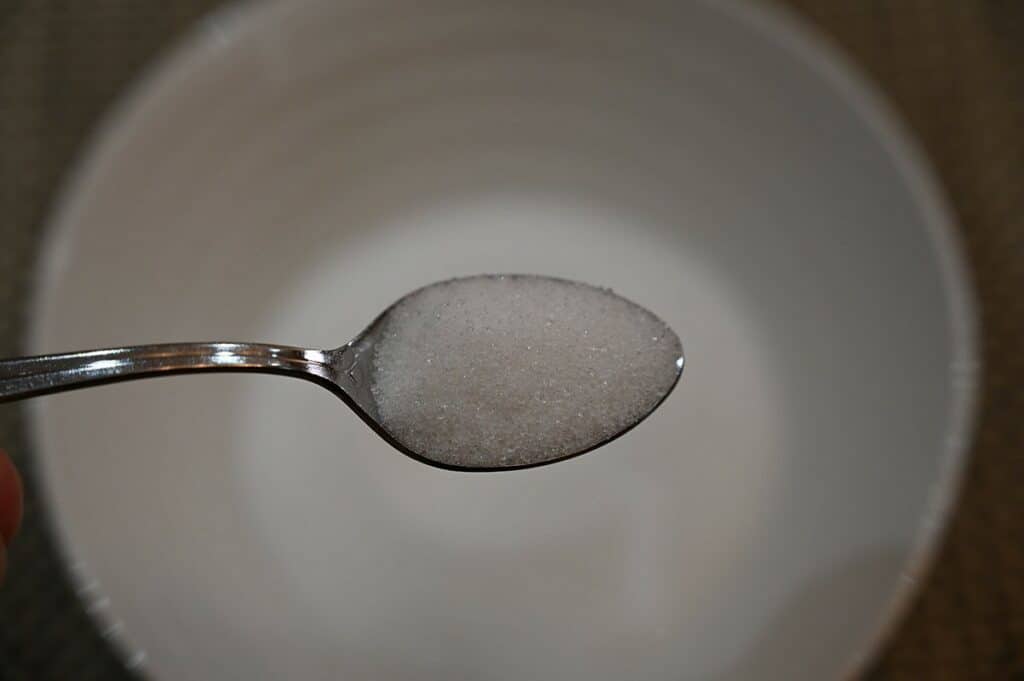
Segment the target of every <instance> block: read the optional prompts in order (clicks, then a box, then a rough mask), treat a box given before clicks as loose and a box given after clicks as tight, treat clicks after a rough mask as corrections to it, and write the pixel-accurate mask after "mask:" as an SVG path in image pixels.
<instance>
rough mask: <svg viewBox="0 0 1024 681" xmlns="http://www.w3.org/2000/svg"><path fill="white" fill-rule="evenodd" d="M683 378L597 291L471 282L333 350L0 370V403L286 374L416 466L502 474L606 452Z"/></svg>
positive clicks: (64, 359) (494, 278) (26, 363)
mask: <svg viewBox="0 0 1024 681" xmlns="http://www.w3.org/2000/svg"><path fill="white" fill-rule="evenodd" d="M682 369H683V351H682V345H681V344H680V341H679V338H678V337H677V336H676V334H675V333H673V332H672V330H671V329H670V328H668V326H667V325H665V323H664V322H662V321H661V320H660V319H658V318H657V317H655V316H654V315H653V314H651V313H650V312H648V311H647V310H645V309H644V308H642V307H640V306H639V305H636V304H634V303H632V302H630V301H628V300H626V299H624V298H621V297H619V296H617V295H615V294H614V293H612V292H611V291H610V290H607V289H600V288H596V287H593V286H588V285H586V284H580V283H576V282H571V281H566V280H563V279H554V278H550V277H541V276H531V275H481V276H475V277H467V278H463V279H452V280H449V281H443V282H439V283H436V284H432V285H430V286H426V287H424V288H421V289H418V290H416V291H413V292H412V293H410V294H408V295H406V296H405V297H404V298H401V299H400V300H399V301H398V302H396V303H395V304H393V305H392V306H391V307H389V308H388V309H386V310H385V311H384V312H383V313H381V314H380V316H378V317H377V319H375V320H374V321H373V323H372V324H370V326H369V327H367V328H366V330H364V331H363V332H362V333H361V334H359V335H358V336H357V337H356V338H355V340H353V341H351V342H350V343H348V344H347V345H344V346H342V347H340V348H337V349H334V350H311V349H304V348H295V347H285V346H275V345H264V344H257V343H185V344H164V345H144V346H136V347H128V348H113V349H108V350H92V351H86V352H76V353H67V354H58V355H43V356H38V357H27V358H17V359H8V360H0V402H5V401H11V400H17V399H22V398H26V397H32V396H35V395H42V394H47V393H53V392H59V391H64V390H73V389H76V388H83V387H87V386H92V385H99V384H103V383H110V382H114V381H121V380H128V379H134V378H145V377H150V376H158V375H165V374H181V373H196V372H206V371H222V372H223V371H256V372H263V373H272V374H280V375H288V376H293V377H297V378H303V379H306V380H309V381H312V382H314V383H317V384H318V385H321V386H323V387H325V388H327V389H329V390H331V391H332V392H333V393H334V394H336V395H337V396H339V397H341V398H342V399H343V400H344V401H345V402H346V403H347V404H348V405H349V406H350V407H352V409H353V410H354V411H355V412H356V413H357V414H358V415H359V416H360V417H362V419H363V420H364V421H366V423H368V424H369V425H370V426H371V427H372V428H373V429H374V430H375V431H376V432H377V433H378V434H380V435H381V436H382V437H383V438H384V439H385V440H387V441H388V442H389V443H391V444H392V445H394V446H395V447H396V448H398V449H399V450H400V451H402V452H403V453H405V454H408V455H409V456H412V457H414V458H416V459H418V460H420V461H423V462H424V463H428V464H431V465H434V466H438V467H441V468H450V469H458V470H508V469H515V468H525V467H530V466H537V465H540V464H545V463H551V462H554V461H559V460H562V459H566V458H568V457H571V456H575V455H577V454H582V453H584V452H587V451H590V450H592V449H594V448H595V447H599V446H601V445H602V444H605V443H607V442H609V441H610V440H613V439H614V438H616V437H618V436H619V435H621V434H622V433H624V432H626V431H627V430H629V429H630V428H632V427H633V426H635V425H636V424H638V423H639V422H640V421H642V420H643V419H644V418H645V417H646V416H647V415H648V414H650V413H651V412H652V411H653V410H654V409H655V408H656V407H657V406H658V405H659V404H661V402H662V401H663V400H664V399H665V398H666V397H667V396H668V394H669V393H670V392H671V391H672V388H673V387H674V386H675V384H676V382H677V381H678V379H679V375H680V373H681V372H682Z"/></svg>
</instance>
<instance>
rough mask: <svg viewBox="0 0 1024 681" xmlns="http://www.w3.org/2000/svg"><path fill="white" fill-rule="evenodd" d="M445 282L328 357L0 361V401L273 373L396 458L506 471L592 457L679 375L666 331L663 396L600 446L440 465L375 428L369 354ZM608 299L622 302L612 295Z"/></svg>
mask: <svg viewBox="0 0 1024 681" xmlns="http://www.w3.org/2000/svg"><path fill="white" fill-rule="evenodd" d="M499 278H500V279H502V280H504V279H506V276H505V275H503V276H500V277H490V276H485V277H479V278H468V279H483V280H491V281H494V280H497V279H499ZM507 278H508V279H510V280H514V279H521V278H532V279H534V280H538V281H539V280H544V281H546V282H553V283H557V284H560V285H565V286H574V287H585V288H587V289H590V290H591V291H596V290H598V289H594V288H593V287H589V286H586V285H581V284H577V283H575V282H569V281H565V280H557V279H551V278H548V277H531V276H529V275H507ZM451 281H460V280H450V281H449V282H438V283H436V284H431V285H430V286H426V287H424V288H422V289H417V290H416V291H413V292H412V293H410V294H408V295H406V296H404V297H403V298H401V299H399V300H398V301H396V302H395V303H394V304H392V305H391V306H390V307H388V308H387V309H386V310H384V312H382V313H381V314H380V315H379V316H378V317H377V318H376V319H375V320H374V321H373V322H372V323H371V324H370V325H369V326H368V327H367V328H366V329H365V330H364V331H363V332H362V333H360V334H359V335H358V336H356V338H355V339H354V340H352V341H350V342H349V343H347V344H345V345H343V346H341V347H339V348H336V349H333V350H316V349H308V348H299V347H290V346H282V345H267V344H263V343H230V342H206V343H168V344H157V345H138V346H132V347H122V348H109V349H103V350H87V351H83V352H70V353H61V354H50V355H40V356H35V357H21V358H13V359H4V360H0V402H11V401H15V400H20V399H25V398H29V397H35V396H39V395H46V394H50V393H56V392H64V391H68V390H76V389H78V388H86V387H91V386H97V385H103V384H107V383H114V382H118V381H126V380H132V379H138V378H150V377H154V376H167V375H173V374H188V373H200V372H240V371H249V372H259V373H266V374H277V375H281V376H292V377H294V378H301V379H304V380H306V381H311V382H313V383H316V384H317V385H319V386H321V387H323V388H326V389H328V390H330V391H331V392H332V393H334V394H335V395H336V396H338V397H340V398H341V399H342V400H343V401H344V402H345V403H346V404H347V405H348V406H349V407H351V408H352V410H353V411H355V413H356V414H358V415H359V417H360V418H362V419H363V421H365V422H366V423H367V424H368V425H369V426H370V427H371V428H372V429H373V430H374V431H375V432H376V433H377V434H378V435H380V436H381V437H382V438H384V440H386V441H387V442H388V443H390V444H391V445H392V446H394V447H395V448H396V449H398V450H399V451H401V452H402V453H404V454H406V455H408V456H411V457H413V458H414V459H417V460H419V461H421V462H423V463H427V464H430V465H432V466H436V467H439V468H445V469H452V470H510V469H518V468H529V467H533V466H537V465H542V464H548V463H553V462H554V461H560V460H564V459H567V458H570V457H573V456H577V455H579V454H583V453H585V452H588V451H591V450H593V449H595V448H597V447H600V446H602V445H604V444H606V443H608V442H610V441H611V440H613V439H615V438H617V437H619V436H620V435H622V434H623V433H625V432H626V431H628V430H630V429H631V428H633V427H634V426H636V425H637V424H638V423H640V421H642V420H643V419H644V418H646V417H647V416H648V414H650V413H651V412H652V411H654V409H656V408H657V407H658V406H659V405H660V404H661V402H662V401H663V400H664V399H665V398H666V397H667V396H668V394H669V393H670V392H671V391H672V389H673V388H674V387H675V384H676V382H677V381H678V379H679V376H680V374H681V373H682V369H683V354H682V350H681V345H679V341H678V338H677V337H676V336H675V334H674V333H672V332H671V330H669V329H668V328H667V327H665V329H666V330H667V333H668V334H670V335H671V338H672V341H673V342H674V344H675V347H677V348H678V349H679V351H678V358H673V361H672V363H671V368H669V369H668V370H669V371H672V372H674V373H673V375H672V376H670V377H668V378H669V379H670V380H669V381H667V382H665V383H664V384H665V385H667V388H666V389H664V393H663V394H658V395H656V396H655V397H656V398H657V399H656V400H655V401H654V402H653V403H652V405H651V406H650V408H649V409H647V410H646V411H645V412H644V413H641V414H639V415H636V416H635V417H634V418H631V419H630V420H629V421H628V422H626V423H625V424H624V425H623V426H622V427H621V428H619V429H618V430H617V431H616V432H614V433H611V434H610V435H608V436H606V437H603V438H602V439H600V440H599V441H595V442H590V443H587V444H586V445H585V446H582V447H580V448H578V449H576V450H574V451H568V452H566V451H557V450H552V452H551V453H550V454H547V453H543V452H542V453H541V454H540V455H537V456H533V457H531V458H530V459H529V460H528V461H523V460H521V459H520V460H516V461H511V462H509V461H505V460H503V459H502V458H495V459H493V460H482V461H481V460H477V461H470V462H467V461H464V460H453V459H451V458H446V457H445V456H444V455H443V454H439V453H437V452H430V451H416V449H415V447H414V446H411V445H410V444H409V443H408V442H406V441H403V439H402V438H401V437H400V436H397V435H396V434H395V433H394V432H392V431H391V430H389V429H387V428H386V427H385V426H384V425H383V424H382V422H381V415H380V411H379V407H378V402H377V400H376V399H375V397H374V394H373V391H372V386H373V380H374V372H375V366H374V361H375V348H376V347H377V346H378V345H379V343H380V341H381V339H382V335H381V334H382V333H383V330H384V329H385V328H386V327H387V324H388V322H389V321H390V319H391V316H392V315H393V314H394V311H395V310H396V309H397V308H398V307H399V306H400V305H401V304H402V303H403V301H406V300H408V299H410V298H412V297H413V296H416V295H418V294H422V293H423V292H426V291H430V290H431V289H433V288H435V287H441V286H444V285H446V284H449V283H450V282H451ZM461 281H466V280H461ZM602 292H603V293H604V294H606V295H609V296H614V294H612V293H611V292H610V291H606V290H602ZM614 297H615V298H617V299H618V300H620V301H622V299H620V298H618V296H614ZM626 302H628V301H626ZM629 305H631V306H633V307H635V308H636V309H637V310H640V311H642V312H643V313H645V314H647V315H650V313H649V312H647V311H646V310H643V308H640V306H638V305H635V304H634V303H629ZM651 317H653V315H651Z"/></svg>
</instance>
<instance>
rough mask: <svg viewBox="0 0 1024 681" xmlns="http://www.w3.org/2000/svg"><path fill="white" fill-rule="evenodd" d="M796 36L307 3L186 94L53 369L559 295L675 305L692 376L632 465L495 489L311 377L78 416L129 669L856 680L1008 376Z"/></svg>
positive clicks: (73, 436) (731, 20) (458, 5)
mask: <svg viewBox="0 0 1024 681" xmlns="http://www.w3.org/2000/svg"><path fill="white" fill-rule="evenodd" d="M780 21H781V20H779V19H777V18H771V17H767V16H765V15H763V14H762V13H761V11H759V10H753V9H743V10H736V9H729V8H728V7H727V6H724V5H712V4H711V3H708V4H704V3H644V2H640V3H631V4H629V5H628V7H627V6H625V5H621V4H614V3H608V4H598V3H585V4H584V3H575V2H555V3H551V2H544V3H540V2H537V3H534V2H529V1H528V2H522V3H516V5H515V6H514V7H512V6H510V5H508V4H507V3H498V2H474V3H464V2H455V1H449V0H440V1H439V2H434V3H430V6H429V8H428V7H426V6H423V5H422V4H421V3H414V2H411V0H410V1H408V2H406V1H404V0H398V1H397V2H391V3H372V4H366V5H363V4H361V3H358V2H347V3H327V2H324V3H306V4H299V5H292V4H285V5H268V6H265V7H261V8H260V9H256V10H248V11H247V12H246V13H244V14H242V15H240V16H238V17H234V16H232V17H231V18H223V17H222V18H220V19H214V20H213V21H211V22H210V23H209V24H208V25H207V26H205V27H204V28H203V30H202V31H201V32H200V33H199V34H198V35H197V36H196V37H194V38H193V39H192V40H190V41H189V42H188V43H187V44H186V45H185V46H184V47H183V48H182V49H180V50H179V51H178V52H177V53H176V56H175V57H174V58H173V59H171V60H170V61H168V62H166V63H165V64H164V66H163V67H162V68H161V69H159V70H158V71H157V72H156V73H155V75H153V76H152V77H150V79H149V80H148V81H146V83H145V85H144V86H143V87H142V88H141V90H140V91H139V92H138V93H137V94H136V96H135V97H133V98H132V99H131V100H130V101H129V102H128V103H127V104H126V105H125V106H124V107H122V109H121V111H120V112H119V114H118V115H117V116H116V117H115V118H114V122H113V123H112V124H111V125H110V126H108V127H107V129H106V132H105V133H104V135H103V136H102V138H101V140H100V143H99V144H98V145H97V146H96V147H95V148H94V150H93V152H92V153H91V155H90V156H89V158H88V159H87V161H86V162H85V164H84V165H83V167H82V168H81V170H80V172H79V173H78V175H77V177H76V181H75V182H74V183H73V184H72V186H71V187H70V189H69V191H68V194H67V198H66V200H65V202H64V204H63V208H62V210H61V211H60V212H59V214H58V216H57V218H56V220H55V225H54V229H53V231H52V233H51V237H50V241H49V246H48V250H47V260H46V268H45V270H44V276H43V278H42V284H41V288H40V295H39V296H38V299H37V305H36V310H35V312H36V327H35V333H34V338H35V341H34V343H35V347H33V350H34V351H38V352H45V351H58V350H67V349H77V348H85V347H99V346H106V345H122V344H131V343H146V342H158V341H174V340H210V339H222V340H255V341H270V342H277V343H286V344H295V345H308V346H318V347H334V346H337V345H340V344H342V343H344V342H346V341H347V340H348V339H349V338H350V337H351V336H352V335H354V334H355V333H357V332H358V331H359V330H360V329H361V328H362V327H363V326H364V325H365V324H366V323H367V322H368V321H369V320H370V319H372V318H373V317H374V316H375V315H376V313H377V312H379V311H380V310H382V309H383V308H384V307H386V306H387V305H388V304H390V303H391V302H393V301H394V300H395V299H396V298H398V297H399V296H400V295H402V294H403V293H405V292H407V291H409V290H411V289H413V288H416V287H418V286H421V285H423V284H426V283H429V282H431V281H435V280H439V279H444V278H448V277H452V276H459V275H468V274H475V273H481V272H528V273H542V274H548V275H553V276H560V277H567V278H571V279H578V280H582V281H587V282H591V283H594V284H599V285H605V286H611V287H612V288H614V289H615V290H616V291H618V292H619V293H621V294H622V295H624V296H626V297H628V298H630V299H632V300H635V301H637V302H639V303H640V304H642V305H644V306H645V307H648V308H649V309H651V310H652V311H654V312H655V313H656V314H658V315H659V316H661V317H662V318H664V319H665V320H666V321H667V322H668V323H669V324H670V325H671V326H672V327H673V328H674V329H675V330H676V331H677V332H678V333H679V335H680V336H681V338H682V339H683V343H684V346H685V348H686V353H687V368H686V372H685V374H684V376H683V380H682V383H681V384H680V385H679V387H678V388H677V389H676V391H675V393H674V394H673V395H672V396H671V397H670V398H669V400H667V401H666V403H665V404H663V405H662V407H661V408H660V409H659V410H658V411H657V412H656V413H655V414H654V415H653V416H652V417H651V418H649V419H648V420H647V421H646V422H645V423H643V424H642V425H641V426H640V427H639V428H637V429H636V430H635V431H633V432H632V433H630V434H629V435H628V436H626V437H624V438H622V439H620V440H618V441H616V442H614V443H613V444H611V445H609V446H608V447H606V448H603V449H601V450H599V451H597V452H594V453H591V454H588V455H587V456H584V457H581V458H579V459H575V460H572V461H568V462H565V463H562V464H559V465H556V466H552V467H549V468H541V469H537V470H528V471H521V472H513V473H507V474H495V475H467V474H460V473H452V472H445V471H440V470H435V469H431V468H428V467H426V466H423V465H421V464H418V463H416V462H414V461H411V460H409V459H407V458H406V457H404V456H401V455H400V454H398V453H397V452H395V451H393V450H391V449H390V448H389V447H388V446H387V445H386V444H384V443H383V442H382V441H380V440H379V439H378V438H377V437H376V436H375V435H374V434H373V433H372V432H371V431H370V430H369V429H368V428H366V426H364V425H363V424H362V423H361V422H360V421H359V419H358V418H356V417H355V416H354V415H352V414H351V413H349V412H348V411H347V409H346V408H345V407H344V405H343V404H342V403H341V402H340V401H338V400H336V399H335V398H334V397H332V396H331V395H330V394H328V393H327V392H325V391H322V390H319V389H317V388H316V387H314V386H311V385H308V384H304V383H301V382H290V381H287V380H283V379H280V378H273V377H247V376H238V375H222V376H193V377H178V378H168V379H164V380H159V381H145V382H139V383H134V384H121V385H116V386H110V387H104V388H98V389H95V390H90V391H85V392H80V393H73V394H67V395H61V396H54V397H49V398H44V399H41V400H39V401H38V402H37V403H36V409H35V411H34V417H35V420H34V423H35V427H36V433H37V437H38V441H39V445H40V450H41V455H42V458H43V465H44V472H45V480H46V485H47V489H48V491H49V493H50V499H51V501H52V503H53V505H54V507H55V510H56V514H57V518H58V523H59V526H60V530H61V534H62V536H63V538H64V540H65V542H66V545H67V546H68V547H69V550H70V552H71V554H72V555H73V556H74V557H75V558H76V559H77V560H80V561H81V565H82V566H84V568H83V569H84V572H85V573H86V574H88V575H90V579H92V580H94V583H90V584H89V585H88V586H91V587H92V588H93V590H94V591H99V592H101V593H103V594H104V595H105V596H106V597H107V598H108V600H102V601H98V602H97V605H96V608H97V609H98V611H99V613H100V615H99V616H100V618H101V619H102V620H103V621H105V622H108V623H113V625H112V626H113V628H114V630H115V631H123V632H124V633H125V641H124V645H125V648H126V650H127V651H128V652H129V654H130V659H131V660H132V661H133V662H135V663H139V664H143V665H145V666H146V667H147V668H148V669H149V672H150V674H151V675H152V677H153V678H155V679H186V680H187V679H204V680H210V679H239V678H252V679H261V678H267V679H272V678H302V679H310V680H316V679H334V678H339V677H344V678H346V679H373V678H376V679H379V678H388V679H393V680H395V681H401V680H403V679H410V680H411V679H417V680H420V679H433V678H437V679H453V678H458V679H494V680H500V679H522V678H549V679H560V680H566V681H568V680H572V679H587V680H588V681H597V680H599V679H622V678H636V679H651V680H655V679H666V680H668V679H673V680H674V679H679V678H687V679H690V678H693V679H698V678H699V679H715V680H716V681H741V680H746V679H758V680H760V681H763V680H765V679H780V680H783V679H785V680H799V679H809V680H810V679H814V680H820V679H825V678H836V677H837V676H839V675H840V674H841V673H842V672H843V671H844V670H845V669H847V668H848V667H849V665H850V664H851V663H852V661H854V660H855V659H856V657H857V655H858V654H860V653H861V652H862V651H863V650H864V649H865V648H866V646H867V645H868V643H869V642H870V641H871V640H872V637H873V636H874V635H875V634H876V633H877V631H878V630H879V628H880V626H881V625H882V624H883V622H884V621H885V619H886V615H887V613H888V612H889V611H890V609H891V606H892V603H893V601H894V598H896V596H897V595H898V594H899V593H900V592H901V590H902V588H903V587H902V586H901V585H902V584H903V572H904V571H905V570H906V569H907V568H908V566H912V565H914V564H915V561H916V560H917V559H918V558H919V557H920V555H921V554H920V550H921V548H922V541H923V540H922V537H923V538H924V541H925V543H927V539H928V537H929V536H930V535H929V534H928V533H927V530H925V529H924V528H926V527H928V525H929V523H930V522H931V521H933V520H934V515H933V514H931V513H930V512H931V511H934V509H935V504H936V499H939V501H940V502H941V500H942V499H943V498H944V496H943V495H945V494H948V491H949V485H950V480H951V473H950V470H952V469H951V466H953V467H954V468H955V466H954V464H955V463H956V461H957V460H958V459H957V457H958V452H959V445H960V440H959V439H958V438H960V437H962V432H963V424H964V423H965V416H964V413H965V410H966V398H965V394H966V393H965V387H964V383H963V381H962V380H961V381H960V382H959V383H958V382H957V380H955V379H956V377H957V376H958V375H959V374H957V373H956V372H958V371H961V370H962V369H963V367H964V361H965V360H966V359H969V357H970V347H969V338H968V336H967V334H966V331H965V328H966V326H965V324H966V322H965V319H966V317H965V313H964V307H963V306H964V305H965V303H964V301H963V294H962V283H960V282H959V281H958V280H957V279H956V275H955V268H952V267H951V264H950V263H952V262H953V261H954V260H955V254H952V253H951V252H950V251H949V242H948V234H945V233H944V232H943V231H942V230H943V229H944V228H945V227H946V225H945V223H944V220H945V218H944V215H943V214H942V213H941V210H940V209H939V208H938V204H937V203H936V202H935V199H934V195H933V193H931V192H930V190H929V185H928V183H927V181H926V180H925V179H923V176H922V175H921V173H920V169H919V168H918V167H916V166H915V165H914V164H913V162H912V159H910V157H908V156H907V154H908V152H907V150H906V147H905V145H904V144H903V143H902V142H901V141H900V140H899V139H898V138H897V137H896V136H894V135H893V134H892V133H891V132H890V131H889V128H888V127H887V126H886V124H884V121H883V123H880V122H879V121H880V120H882V119H880V118H879V117H878V114H877V112H876V111H875V109H874V108H873V106H872V105H871V104H870V102H869V98H866V97H865V96H864V95H863V93H862V92H861V91H860V90H859V89H857V86H856V85H855V84H853V82H852V81H850V80H849V79H847V78H846V76H844V75H842V74H841V73H839V72H838V71H836V67H835V66H834V65H833V62H831V61H829V59H830V57H827V55H823V53H820V52H818V51H817V49H816V48H813V47H808V45H807V43H806V42H805V41H804V38H803V37H801V36H800V35H798V34H797V33H795V32H793V31H791V30H790V29H788V28H786V25H785V24H784V23H780ZM821 60H824V61H821ZM823 64H824V65H823ZM936 490H938V491H936ZM922 532H924V534H922Z"/></svg>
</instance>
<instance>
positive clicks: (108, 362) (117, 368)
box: [0, 343, 333, 402]
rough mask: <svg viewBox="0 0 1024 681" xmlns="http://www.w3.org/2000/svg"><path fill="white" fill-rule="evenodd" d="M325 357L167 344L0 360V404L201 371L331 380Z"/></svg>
mask: <svg viewBox="0 0 1024 681" xmlns="http://www.w3.org/2000/svg"><path fill="white" fill-rule="evenodd" d="M328 360H329V357H328V353H327V352H325V351H322V350H309V349H306V348H296V347H289V346H284V345H264V344H261V343H167V344H161V345H137V346H134V347H126V348H109V349H106V350H86V351H84V352H69V353H62V354H55V355H39V356H36V357H18V358H14V359H2V360H0V402H11V401H14V400H20V399H24V398H26V397H35V396H37V395H45V394H48V393H55V392H63V391H65V390H75V389H77V388H86V387H89V386H94V385H101V384H104V383H112V382H114V381H127V380H132V379H136V378H149V377H152V376H164V375H169V374H185V373H198V372H204V371H255V372H261V373H271V374H284V375H290V376H295V377H298V378H306V379H309V380H313V381H323V380H325V379H326V380H330V379H331V377H332V375H333V374H332V371H333V370H332V368H331V365H330V362H329V361H328Z"/></svg>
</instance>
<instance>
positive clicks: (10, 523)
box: [0, 450, 24, 544]
mask: <svg viewBox="0 0 1024 681" xmlns="http://www.w3.org/2000/svg"><path fill="white" fill-rule="evenodd" d="M23 504H24V488H23V487H22V482H21V476H20V475H19V474H18V471H17V469H16V468H15V467H14V462H13V461H11V458H10V457H9V456H7V453H6V452H4V451H3V450H0V540H2V543H3V544H9V543H10V542H11V540H12V539H13V538H14V535H15V534H17V532H18V527H19V526H20V525H21V516H22V510H23Z"/></svg>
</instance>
